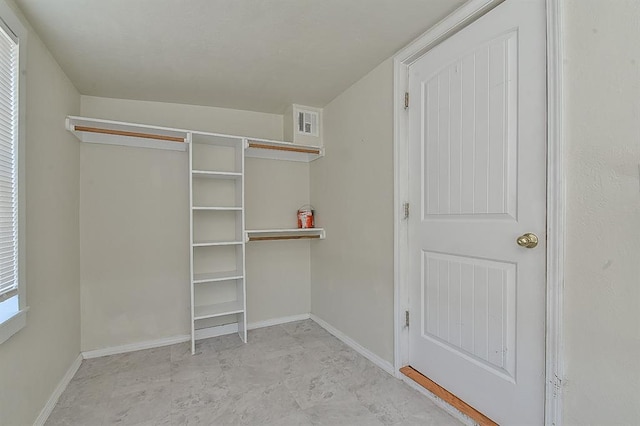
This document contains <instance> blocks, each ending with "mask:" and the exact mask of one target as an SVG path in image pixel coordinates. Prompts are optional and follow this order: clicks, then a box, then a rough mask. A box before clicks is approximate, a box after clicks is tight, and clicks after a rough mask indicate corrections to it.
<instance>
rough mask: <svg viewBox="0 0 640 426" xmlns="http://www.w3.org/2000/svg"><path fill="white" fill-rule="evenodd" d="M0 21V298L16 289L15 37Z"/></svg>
mask: <svg viewBox="0 0 640 426" xmlns="http://www.w3.org/2000/svg"><path fill="white" fill-rule="evenodd" d="M1 24H3V23H0V301H2V300H4V299H7V298H9V297H11V296H13V295H15V294H16V293H17V291H18V170H17V168H18V167H17V166H18V161H17V160H18V158H17V153H18V146H17V144H18V40H17V37H16V36H15V35H14V34H13V33H12V32H11V31H10V30H9V29H8V28H6V26H5V25H1Z"/></svg>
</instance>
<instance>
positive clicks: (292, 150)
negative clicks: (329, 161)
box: [245, 138, 324, 163]
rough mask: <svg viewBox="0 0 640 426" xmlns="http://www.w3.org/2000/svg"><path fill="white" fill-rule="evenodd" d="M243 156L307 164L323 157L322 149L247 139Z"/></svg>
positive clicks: (289, 143) (267, 140)
mask: <svg viewBox="0 0 640 426" xmlns="http://www.w3.org/2000/svg"><path fill="white" fill-rule="evenodd" d="M245 156H247V157H254V158H267V159H271V160H288V161H300V162H305V163H309V162H311V161H313V160H317V159H318V158H320V157H324V148H321V147H317V146H308V145H299V144H294V143H291V142H281V141H274V140H269V139H252V138H249V139H247V142H246V145H245Z"/></svg>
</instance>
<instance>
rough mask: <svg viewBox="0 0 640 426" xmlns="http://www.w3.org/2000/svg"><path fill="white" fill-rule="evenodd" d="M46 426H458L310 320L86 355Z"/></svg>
mask: <svg viewBox="0 0 640 426" xmlns="http://www.w3.org/2000/svg"><path fill="white" fill-rule="evenodd" d="M46 424H47V425H48V426H54V425H82V426H93V425H111V424H120V425H261V426H264V425H282V426H284V425H290V426H298V425H332V426H333V425H367V426H375V425H459V424H460V423H459V422H458V420H456V419H455V418H453V417H451V416H450V415H449V414H447V413H446V412H445V411H443V410H441V409H440V408H439V407H437V406H436V405H434V404H433V403H432V402H431V401H430V400H429V399H427V398H426V397H424V396H423V395H421V394H420V393H418V392H416V391H415V390H413V389H411V388H410V387H409V386H407V385H406V384H404V383H403V382H402V381H400V380H397V379H395V378H393V377H392V376H390V375H389V374H387V373H385V372H384V371H382V370H381V369H380V368H378V367H377V366H375V365H374V364H372V363H371V362H370V361H368V360H367V359H365V358H364V357H362V356H361V355H360V354H358V353H357V352H355V351H353V350H352V349H350V348H349V347H348V346H346V345H345V344H343V343H342V342H341V341H339V340H338V339H336V338H335V337H333V336H332V335H330V334H329V333H327V332H326V331H325V330H324V329H322V328H321V327H320V326H318V325H317V324H316V323H315V322H313V321H311V320H307V321H299V322H293V323H288V324H284V325H278V326H274V327H267V328H262V329H258V330H253V331H250V332H249V343H247V344H243V343H242V342H241V341H240V338H239V337H238V336H237V334H234V335H229V336H222V337H216V338H212V339H207V340H201V341H199V342H198V344H197V346H196V355H191V352H190V345H189V343H181V344H177V345H173V346H166V347H162V348H156V349H148V350H143V351H137V352H130V353H126V354H121V355H112V356H107V357H102V358H95V359H89V360H85V361H83V362H82V365H81V366H80V369H79V370H78V372H77V373H76V375H75V377H74V378H73V380H72V381H71V383H69V386H68V387H67V389H66V390H65V391H64V393H63V394H62V396H61V397H60V399H59V401H58V403H57V405H56V407H55V408H54V410H53V412H52V413H51V416H50V417H49V419H48V421H47V423H46Z"/></svg>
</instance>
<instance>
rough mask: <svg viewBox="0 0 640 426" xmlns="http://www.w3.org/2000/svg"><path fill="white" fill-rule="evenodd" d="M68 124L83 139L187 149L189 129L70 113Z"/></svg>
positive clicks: (88, 141) (66, 121)
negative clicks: (72, 114) (78, 115)
mask: <svg viewBox="0 0 640 426" xmlns="http://www.w3.org/2000/svg"><path fill="white" fill-rule="evenodd" d="M65 127H66V128H67V130H69V131H70V132H71V133H73V134H74V135H75V136H76V137H77V138H78V139H79V140H80V141H81V142H87V143H101V144H109V145H123V146H133V147H139V148H155V149H167V150H172V151H185V150H186V149H187V143H186V142H187V140H188V137H187V134H188V131H186V130H181V129H171V128H168V127H158V126H148V125H145V124H131V123H124V122H121V121H111V120H101V119H97V118H85V117H75V116H69V117H67V119H66V120H65Z"/></svg>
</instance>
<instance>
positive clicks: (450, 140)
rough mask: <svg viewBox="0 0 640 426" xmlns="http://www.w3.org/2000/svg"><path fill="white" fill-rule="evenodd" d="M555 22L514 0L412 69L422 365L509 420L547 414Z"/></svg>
mask: <svg viewBox="0 0 640 426" xmlns="http://www.w3.org/2000/svg"><path fill="white" fill-rule="evenodd" d="M544 17H545V14H544V2H543V1H518V0H507V1H506V2H505V3H503V4H502V5H500V6H498V7H497V8H496V9H494V10H493V11H491V12H489V13H488V14H487V15H485V16H483V17H482V18H480V19H479V20H478V21H476V22H475V23H473V24H471V25H470V26H469V27H467V28H465V29H463V30H462V31H460V32H459V33H457V34H455V35H454V36H452V37H451V38H449V39H447V40H445V41H444V42H443V43H441V44H440V45H438V46H437V47H435V48H434V49H432V50H431V51H430V52H428V53H427V54H426V55H425V56H423V57H422V58H420V59H418V60H417V61H416V62H415V63H414V64H412V65H411V66H410V74H409V85H410V89H409V91H410V99H411V104H410V107H409V126H410V128H409V139H410V143H409V162H410V164H409V192H410V203H411V204H412V205H413V206H419V208H418V209H414V211H416V213H418V214H415V215H413V216H412V217H410V218H409V246H410V256H411V268H410V271H409V276H410V305H411V306H410V309H411V311H412V312H413V313H414V314H413V315H412V317H413V318H414V319H415V320H414V321H412V324H411V327H410V329H409V336H410V337H409V359H410V364H411V365H412V366H413V367H414V368H415V369H417V370H418V371H420V372H422V373H423V374H425V375H426V376H428V377H429V378H431V379H432V380H434V381H435V382H437V383H438V384H440V385H442V386H443V387H445V388H447V389H448V390H449V391H451V392H452V393H454V394H456V395H458V396H459V397H460V398H462V399H463V400H465V401H466V402H467V403H469V404H470V405H472V406H474V407H475V408H476V409H478V410H480V411H481V412H483V413H484V414H486V415H487V416H489V417H490V418H492V419H493V420H495V421H497V422H499V423H502V424H541V423H543V419H544V318H545V315H544V306H545V250H546V247H545V210H546V207H545V164H546V152H545V147H546V136H545V135H546V127H545V126H546V124H545V117H546V110H545V108H546V105H545V99H546V98H545V93H546V86H545V69H546V67H545V18H544ZM526 232H533V233H535V234H537V235H538V237H539V240H540V241H539V245H538V247H536V248H534V249H527V248H523V247H520V246H518V245H517V244H516V239H517V237H518V236H519V235H521V234H524V233H526ZM416 313H419V315H415V314H416Z"/></svg>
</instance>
